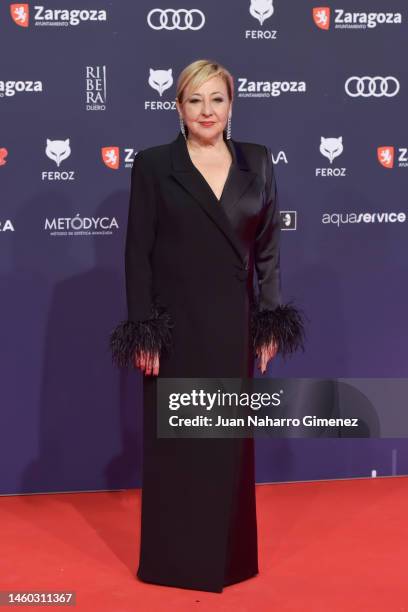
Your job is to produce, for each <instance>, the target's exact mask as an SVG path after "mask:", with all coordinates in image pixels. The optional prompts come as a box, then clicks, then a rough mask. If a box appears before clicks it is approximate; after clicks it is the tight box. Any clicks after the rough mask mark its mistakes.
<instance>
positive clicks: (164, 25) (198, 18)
mask: <svg viewBox="0 0 408 612" xmlns="http://www.w3.org/2000/svg"><path fill="white" fill-rule="evenodd" d="M182 21H183V23H181V22H182ZM153 22H155V23H153ZM147 23H148V24H149V26H150V27H151V28H153V30H163V29H164V30H200V29H201V28H202V27H203V25H204V23H205V16H204V13H203V12H202V11H200V10H198V9H191V10H187V9H177V10H176V9H164V10H163V9H158V8H156V9H152V10H151V11H150V12H149V14H148V15H147Z"/></svg>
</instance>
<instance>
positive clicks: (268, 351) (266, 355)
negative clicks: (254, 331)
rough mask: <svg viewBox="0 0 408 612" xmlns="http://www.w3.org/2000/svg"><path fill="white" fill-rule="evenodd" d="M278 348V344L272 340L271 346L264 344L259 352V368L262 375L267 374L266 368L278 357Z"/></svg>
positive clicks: (257, 354) (257, 353)
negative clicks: (271, 360) (270, 361)
mask: <svg viewBox="0 0 408 612" xmlns="http://www.w3.org/2000/svg"><path fill="white" fill-rule="evenodd" d="M278 348H279V346H278V343H277V342H275V340H272V342H271V343H270V344H264V345H263V346H261V348H260V349H258V350H257V352H256V356H257V357H259V362H258V368H259V369H260V370H261V372H262V374H264V373H265V372H266V366H267V365H268V362H269V360H270V359H273V358H274V357H275V356H276V353H277V352H278Z"/></svg>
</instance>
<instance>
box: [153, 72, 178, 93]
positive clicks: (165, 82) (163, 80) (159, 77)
mask: <svg viewBox="0 0 408 612" xmlns="http://www.w3.org/2000/svg"><path fill="white" fill-rule="evenodd" d="M149 85H150V87H153V89H155V90H156V91H158V92H159V94H160V95H162V94H163V92H164V91H166V89H169V88H170V87H171V86H172V85H173V71H172V68H169V69H168V70H153V68H150V74H149Z"/></svg>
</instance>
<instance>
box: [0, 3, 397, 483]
mask: <svg viewBox="0 0 408 612" xmlns="http://www.w3.org/2000/svg"><path fill="white" fill-rule="evenodd" d="M0 32H1V40H2V54H1V59H0V113H1V117H0V121H1V129H0V185H1V190H0V193H1V206H0V253H1V256H0V277H1V313H2V321H1V404H2V405H1V412H0V415H1V416H0V418H1V430H0V436H1V438H0V439H1V445H0V453H1V462H0V465H1V468H0V470H1V474H0V492H1V493H20V492H38V491H70V490H86V489H88V490H89V489H90V490H99V489H111V488H112V489H116V488H121V487H133V486H139V485H140V483H141V478H140V476H141V470H140V468H141V444H142V440H141V401H142V396H141V390H142V379H141V374H140V373H139V372H137V371H130V370H129V371H119V370H117V369H115V368H114V367H113V366H112V363H111V356H110V353H109V349H108V338H109V333H110V331H111V329H112V328H113V327H114V326H115V325H116V324H117V322H118V321H120V320H122V319H124V318H126V305H125V286H124V240H125V231H126V221H127V211H128V201H129V188H130V173H131V168H132V163H133V159H134V156H135V155H136V154H137V151H138V150H140V149H143V148H146V147H150V146H154V145H156V144H161V143H165V142H169V141H171V140H173V139H174V138H175V137H176V136H177V134H178V130H179V122H178V114H177V111H176V107H175V95H176V80H177V76H178V74H179V73H180V71H181V70H182V69H183V68H184V67H185V66H186V65H187V64H189V63H190V62H192V61H194V60H196V59H199V58H208V59H214V60H216V61H219V62H221V63H222V64H224V65H225V66H226V67H227V68H228V69H229V70H230V71H231V73H232V74H233V76H234V79H235V99H234V105H233V112H232V138H233V139H235V140H241V141H250V142H258V143H261V144H264V145H267V146H268V147H270V149H271V151H272V154H273V161H274V163H275V168H276V176H277V182H278V190H279V194H280V207H281V222H282V252H281V259H282V286H283V296H284V300H285V301H288V300H290V299H292V298H294V299H295V300H296V302H297V304H298V305H299V306H300V307H301V308H302V309H303V310H304V311H305V313H306V314H307V317H308V321H307V346H306V351H305V353H299V354H297V355H295V356H294V357H292V358H290V359H289V360H287V361H286V362H283V361H282V360H281V359H280V358H279V357H278V358H277V359H275V360H273V362H272V363H271V364H270V367H269V372H268V374H269V376H275V377H305V378H319V379H324V378H332V377H342V378H352V377H355V378H359V379H365V381H367V380H369V379H373V380H374V379H378V378H388V383H387V384H392V381H391V383H390V379H396V378H403V377H407V376H408V361H407V350H406V339H407V337H408V321H407V317H406V313H407V311H408V289H407V282H406V280H407V272H408V270H407V267H408V266H407V228H408V222H407V214H408V211H407V195H406V192H407V187H408V183H407V177H408V130H407V117H406V114H407V108H408V105H407V102H408V100H407V85H408V75H407V62H406V57H407V40H408V7H407V6H406V3H405V2H403V1H402V0H388V1H387V2H380V1H379V0H371V1H361V0H354V1H349V0H333V2H332V1H331V2H330V4H329V5H327V6H318V5H316V4H315V3H314V2H311V1H309V0H290V1H288V0H274V1H273V2H272V0H236V1H234V2H218V1H215V0H194V1H193V2H191V0H188V1H187V2H184V0H176V1H173V2H171V3H168V2H167V1H162V0H158V1H157V2H156V1H155V2H152V1H146V0H138V2H134V1H132V0H121V1H120V2H114V1H106V0H92V1H90V0H75V2H73V1H70V0H67V1H65V0H58V1H57V0H46V1H45V3H42V2H39V3H38V4H36V3H34V2H29V3H9V2H6V1H3V2H2V3H1V6H0ZM375 388H376V389H377V388H378V386H376V387H375ZM364 394H366V395H367V396H368V395H369V394H370V386H369V384H368V383H366V386H365V389H364ZM374 395H375V394H374ZM386 398H387V393H384V394H383V395H382V398H381V399H382V402H386V401H387V399H386ZM371 400H372V401H375V397H373V398H371V399H370V401H371ZM406 455H407V442H406V441H405V440H404V439H387V440H380V439H376V440H375V439H371V440H370V439H347V440H346V439H343V440H339V439H326V440H322V439H321V440H319V439H314V440H313V439H312V440H296V439H294V440H279V439H275V440H268V439H267V440H261V439H258V440H257V480H258V482H267V481H290V480H304V479H315V478H316V479H317V478H339V477H365V476H367V477H369V476H371V475H372V474H373V473H376V474H377V475H388V474H401V473H408V459H407V456H406Z"/></svg>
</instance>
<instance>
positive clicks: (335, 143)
mask: <svg viewBox="0 0 408 612" xmlns="http://www.w3.org/2000/svg"><path fill="white" fill-rule="evenodd" d="M343 150H344V147H343V137H342V136H337V137H327V136H321V137H320V145H319V151H320V153H321V154H322V155H323V157H326V158H327V159H328V160H329V162H330V165H331V166H332V164H333V161H334V160H335V159H336V157H339V156H340V155H341V154H342V153H343ZM346 172H347V169H346V168H337V167H331V168H316V169H315V176H322V177H323V176H324V177H334V176H336V177H337V176H346Z"/></svg>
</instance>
